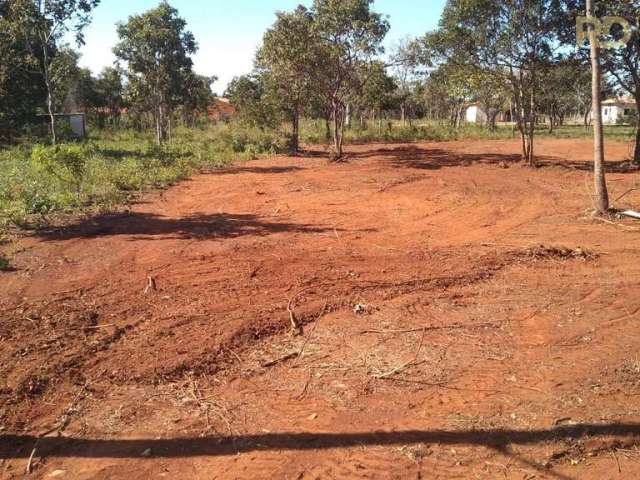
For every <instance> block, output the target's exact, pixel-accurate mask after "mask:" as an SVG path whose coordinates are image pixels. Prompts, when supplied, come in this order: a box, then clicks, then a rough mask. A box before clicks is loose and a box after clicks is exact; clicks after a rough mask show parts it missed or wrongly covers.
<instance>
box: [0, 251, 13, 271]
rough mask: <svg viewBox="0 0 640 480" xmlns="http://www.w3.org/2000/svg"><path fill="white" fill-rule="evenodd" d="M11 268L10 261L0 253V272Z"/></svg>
mask: <svg viewBox="0 0 640 480" xmlns="http://www.w3.org/2000/svg"><path fill="white" fill-rule="evenodd" d="M10 269H11V263H10V262H9V259H8V258H7V257H5V256H4V255H3V254H2V253H0V272H6V271H7V270H10Z"/></svg>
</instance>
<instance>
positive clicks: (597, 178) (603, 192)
mask: <svg viewBox="0 0 640 480" xmlns="http://www.w3.org/2000/svg"><path fill="white" fill-rule="evenodd" d="M593 1H594V0H587V17H588V18H587V20H588V21H591V22H590V23H588V24H587V28H588V31H589V44H590V46H591V74H592V80H591V94H592V97H593V176H594V182H595V200H596V209H597V210H598V213H599V214H601V215H602V214H605V213H607V211H608V210H609V192H608V191H607V180H606V178H605V171H604V132H603V127H602V101H601V98H600V95H601V92H602V87H601V85H602V75H601V72H600V39H599V38H598V31H597V30H596V26H595V24H594V23H593V21H592V20H593V19H594V10H593Z"/></svg>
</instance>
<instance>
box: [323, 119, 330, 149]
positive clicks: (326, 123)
mask: <svg viewBox="0 0 640 480" xmlns="http://www.w3.org/2000/svg"><path fill="white" fill-rule="evenodd" d="M324 127H325V131H324V138H325V140H326V141H327V143H329V142H330V141H331V114H329V113H327V114H326V115H325V117H324Z"/></svg>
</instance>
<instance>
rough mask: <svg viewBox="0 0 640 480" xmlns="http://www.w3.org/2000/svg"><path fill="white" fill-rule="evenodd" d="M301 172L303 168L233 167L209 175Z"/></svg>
mask: <svg viewBox="0 0 640 480" xmlns="http://www.w3.org/2000/svg"><path fill="white" fill-rule="evenodd" d="M300 170H304V168H302V167H295V166H293V165H291V166H283V167H277V166H273V167H233V168H223V169H220V170H213V171H211V172H209V173H211V174H214V175H235V174H241V173H255V174H258V175H261V174H279V173H291V172H298V171H300Z"/></svg>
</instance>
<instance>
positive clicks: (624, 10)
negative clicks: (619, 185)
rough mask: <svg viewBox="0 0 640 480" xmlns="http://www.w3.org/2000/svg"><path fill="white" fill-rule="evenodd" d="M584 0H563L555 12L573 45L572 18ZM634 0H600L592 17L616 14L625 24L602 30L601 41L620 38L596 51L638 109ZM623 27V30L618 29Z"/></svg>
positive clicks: (639, 125)
mask: <svg viewBox="0 0 640 480" xmlns="http://www.w3.org/2000/svg"><path fill="white" fill-rule="evenodd" d="M584 6H585V5H584V0H563V1H562V2H561V9H560V12H559V14H558V17H559V18H563V26H564V34H565V35H564V42H565V43H566V44H567V45H571V46H573V45H575V40H576V36H577V32H576V17H577V16H579V15H582V14H583V13H584ZM639 9H640V2H639V1H638V0H628V1H624V2H622V1H617V2H611V1H601V2H598V4H597V5H594V6H593V14H594V15H595V16H596V18H599V19H600V18H604V17H605V16H608V17H619V18H622V19H624V22H626V25H615V26H614V27H613V28H612V29H611V30H610V31H608V32H603V38H602V40H605V39H608V40H620V41H621V45H620V46H618V47H616V48H607V49H603V50H600V52H599V56H600V64H601V69H602V70H603V71H604V72H605V73H607V74H608V75H609V76H610V77H611V78H613V79H614V80H615V83H616V84H617V85H618V87H619V88H620V89H621V90H622V91H623V92H625V93H627V94H628V95H631V96H632V97H633V98H634V100H635V102H636V107H637V109H638V111H639V112H640V32H639V30H638V28H639V27H640V18H638V11H639ZM622 27H625V31H621V28H622ZM633 159H634V162H635V163H636V164H640V115H638V116H637V119H636V145H635V150H634V153H633Z"/></svg>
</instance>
